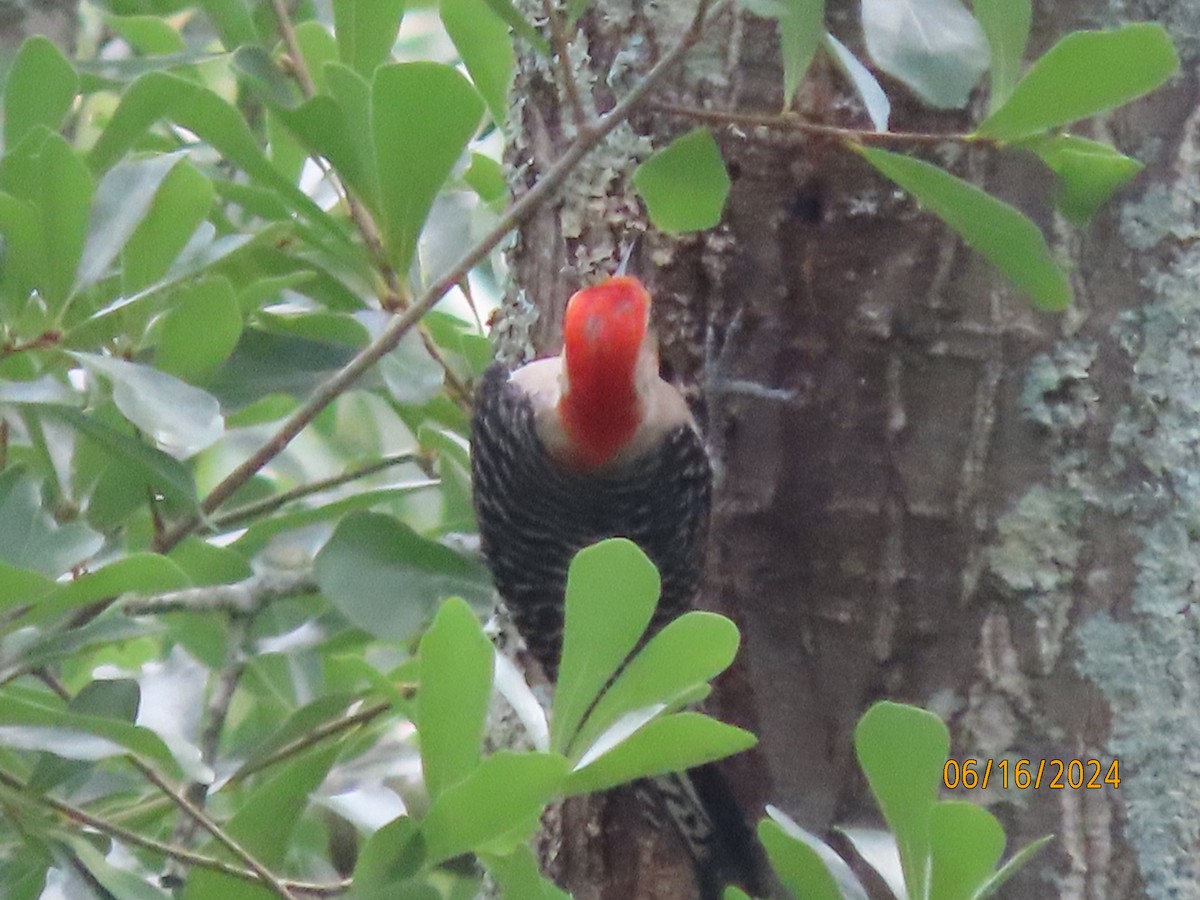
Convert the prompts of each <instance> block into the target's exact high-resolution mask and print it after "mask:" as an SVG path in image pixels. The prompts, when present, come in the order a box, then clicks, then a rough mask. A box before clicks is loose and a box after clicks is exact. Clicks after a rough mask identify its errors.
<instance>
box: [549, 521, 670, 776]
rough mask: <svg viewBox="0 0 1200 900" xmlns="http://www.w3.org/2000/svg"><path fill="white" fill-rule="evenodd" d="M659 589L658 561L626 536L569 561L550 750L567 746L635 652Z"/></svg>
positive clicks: (598, 545) (560, 749)
mask: <svg viewBox="0 0 1200 900" xmlns="http://www.w3.org/2000/svg"><path fill="white" fill-rule="evenodd" d="M660 587H661V583H660V581H659V577H658V570H657V569H655V568H654V563H652V562H650V560H649V558H647V556H646V554H645V553H643V552H642V551H641V549H640V548H639V547H638V546H637V544H635V543H633V542H632V541H629V540H626V539H625V538H612V539H609V540H606V541H601V542H600V543H598V544H595V545H593V546H591V547H587V548H585V549H583V550H581V551H580V552H579V553H578V554H576V556H575V558H574V559H573V560H572V561H571V567H570V569H569V570H568V572H567V591H566V601H565V603H566V608H565V611H564V629H563V650H562V663H561V665H560V666H559V673H558V684H557V686H556V687H555V690H554V715H553V718H552V719H551V731H550V747H551V749H553V750H556V751H559V752H561V751H563V750H565V749H566V748H567V746H568V745H569V744H570V742H571V738H572V737H574V735H575V732H576V730H578V728H579V724H580V722H582V721H583V717H584V714H585V713H586V712H587V711H588V709H589V708H590V707H591V705H592V701H593V700H595V698H596V695H597V694H599V693H600V691H601V690H602V689H603V688H604V686H605V685H606V684H607V683H608V680H609V679H610V678H611V677H612V676H613V673H615V672H616V671H617V667H618V666H620V665H621V663H623V662H624V661H625V658H626V657H627V656H629V654H630V653H631V652H632V651H633V648H634V647H635V646H636V645H637V642H638V639H639V638H641V636H642V634H643V633H644V632H645V631H646V627H647V626H648V625H649V624H650V618H651V616H653V614H654V607H655V606H656V605H657V604H658V595H659V590H660Z"/></svg>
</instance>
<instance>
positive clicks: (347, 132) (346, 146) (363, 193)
mask: <svg viewBox="0 0 1200 900" xmlns="http://www.w3.org/2000/svg"><path fill="white" fill-rule="evenodd" d="M325 78H326V79H327V80H328V82H329V89H330V90H331V91H332V92H333V97H334V100H335V101H336V106H334V107H329V108H326V107H323V106H319V105H317V104H313V109H312V110H311V111H305V112H303V113H302V114H301V115H302V116H305V117H307V120H306V121H297V122H296V123H295V124H296V128H297V132H296V133H297V135H300V136H301V139H302V140H305V141H312V142H313V146H314V147H315V148H320V149H319V152H320V154H321V155H322V156H324V157H325V158H326V159H328V160H329V161H330V163H332V164H333V166H334V168H335V169H337V170H338V173H339V174H340V175H342V176H344V178H345V179H346V182H347V183H348V184H349V185H350V187H351V188H352V189H353V190H354V192H355V194H356V195H357V196H358V198H359V199H360V200H362V202H363V203H365V204H366V205H367V208H368V209H370V210H371V211H372V212H373V213H375V214H377V215H378V214H379V212H380V210H381V209H382V208H383V197H382V195H381V193H380V187H379V180H380V179H379V169H378V166H377V164H376V161H375V146H374V144H373V143H372V142H371V141H369V140H364V139H363V138H362V137H361V136H362V135H366V134H370V133H371V86H370V84H369V83H368V82H366V81H364V80H363V79H362V76H360V75H359V74H358V73H357V72H355V71H354V70H353V69H351V68H349V67H348V66H343V65H339V64H337V63H329V64H328V65H326V66H325ZM307 105H308V104H306V107H307ZM337 129H340V131H339V130H337Z"/></svg>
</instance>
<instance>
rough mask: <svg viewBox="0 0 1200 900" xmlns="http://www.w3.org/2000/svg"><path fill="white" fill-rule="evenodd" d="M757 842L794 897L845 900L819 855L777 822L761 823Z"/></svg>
mask: <svg viewBox="0 0 1200 900" xmlns="http://www.w3.org/2000/svg"><path fill="white" fill-rule="evenodd" d="M758 839H759V841H761V842H762V845H763V849H764V850H766V851H767V858H768V859H769V860H770V861H771V868H772V869H774V871H775V874H776V875H778V876H779V880H780V881H781V882H783V886H784V887H785V888H787V889H788V890H789V891H791V892H792V894H793V895H794V896H796V897H804V898H805V900H842V892H841V891H840V890H838V886H837V881H836V880H835V879H834V877H833V875H832V874H830V872H829V869H828V868H826V866H825V863H824V862H822V860H821V857H820V856H819V855H818V854H817V851H816V850H814V849H813V848H812V847H810V846H808V844H806V843H804V841H802V840H800V839H798V838H795V837H792V836H791V835H790V834H788V833H787V832H786V831H784V829H783V826H782V825H780V824H779V823H778V822H773V821H771V820H770V819H763V820H761V821H760V822H759V823H758Z"/></svg>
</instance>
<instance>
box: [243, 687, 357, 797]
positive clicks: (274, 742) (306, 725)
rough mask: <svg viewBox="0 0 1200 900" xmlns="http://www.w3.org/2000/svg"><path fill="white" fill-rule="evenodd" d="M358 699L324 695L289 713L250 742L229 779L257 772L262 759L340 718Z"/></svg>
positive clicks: (342, 695)
mask: <svg viewBox="0 0 1200 900" xmlns="http://www.w3.org/2000/svg"><path fill="white" fill-rule="evenodd" d="M359 699H360V698H359V697H358V696H357V695H355V694H326V695H325V696H323V697H318V698H317V699H316V700H314V701H312V702H311V703H309V704H307V705H306V706H302V707H301V708H300V709H298V710H296V711H295V712H293V713H291V714H290V715H289V716H288V717H287V720H286V721H284V723H283V724H282V725H280V726H279V727H278V728H276V729H275V730H274V731H273V732H271V734H270V736H269V737H267V738H266V739H264V740H263V741H261V742H259V743H256V744H255V745H254V749H253V751H252V752H251V753H250V754H249V755H248V756H247V757H246V760H245V762H243V763H242V764H241V766H239V767H238V770H237V772H236V773H235V774H234V775H233V779H234V780H235V781H237V780H241V779H242V778H243V777H244V776H245V775H246V774H248V773H250V772H256V771H258V770H259V769H260V768H262V766H263V764H264V763H265V762H266V760H268V759H270V758H271V757H272V756H274V755H275V754H276V753H277V752H278V751H280V750H282V749H283V748H284V747H287V746H288V745H289V744H292V743H294V742H295V741H298V740H301V739H304V738H308V737H311V735H312V733H313V732H314V731H316V730H317V729H319V728H321V727H322V726H325V725H329V724H331V723H333V722H336V721H338V720H340V719H342V718H344V717H345V716H346V715H347V714H348V713H349V712H350V711H351V709H352V707H355V706H357V705H358V702H359Z"/></svg>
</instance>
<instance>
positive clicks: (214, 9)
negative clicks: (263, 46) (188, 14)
mask: <svg viewBox="0 0 1200 900" xmlns="http://www.w3.org/2000/svg"><path fill="white" fill-rule="evenodd" d="M199 5H200V6H201V7H202V8H203V9H204V11H205V12H206V13H207V14H208V18H209V19H210V20H211V21H212V23H213V26H214V27H215V28H216V30H217V34H218V35H219V36H220V38H221V43H222V44H224V45H225V49H226V50H236V49H237V48H238V47H241V46H243V45H245V44H254V43H257V42H258V34H257V33H256V31H255V29H254V19H253V18H252V17H251V15H250V8H249V6H247V4H246V0H200V3H199Z"/></svg>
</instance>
